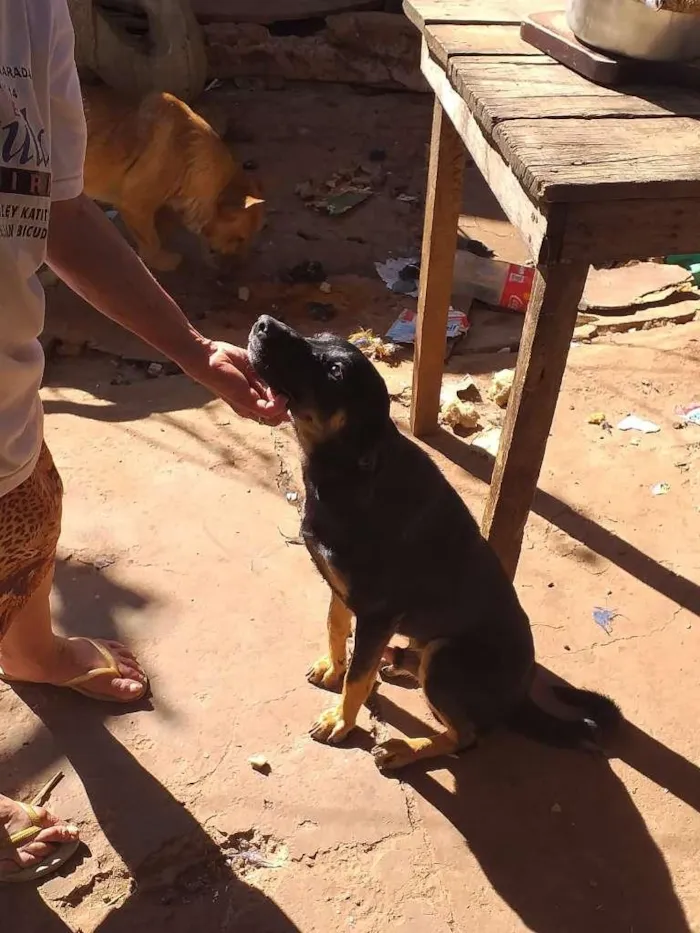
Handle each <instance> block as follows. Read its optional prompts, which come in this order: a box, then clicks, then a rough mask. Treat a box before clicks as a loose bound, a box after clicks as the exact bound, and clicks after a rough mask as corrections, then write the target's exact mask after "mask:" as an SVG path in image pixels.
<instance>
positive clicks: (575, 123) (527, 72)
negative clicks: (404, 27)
mask: <svg viewBox="0 0 700 933" xmlns="http://www.w3.org/2000/svg"><path fill="white" fill-rule="evenodd" d="M564 3H565V0H405V2H404V9H405V11H406V15H407V16H408V17H409V19H410V20H411V21H412V22H413V23H414V24H415V25H416V26H417V28H419V29H420V30H421V32H422V33H423V36H424V38H425V41H426V44H427V46H428V49H429V50H430V53H431V55H432V56H433V58H434V59H435V60H436V61H437V62H439V63H440V65H441V66H442V68H443V69H444V70H445V72H446V73H447V76H448V78H449V81H450V83H451V85H452V86H453V87H454V88H455V90H456V91H457V92H458V93H459V95H460V96H461V97H462V99H463V100H464V101H465V102H466V104H467V106H468V108H469V110H470V111H471V113H472V114H473V115H474V118H475V119H476V121H477V122H478V124H479V125H480V127H481V129H482V131H483V132H484V134H485V135H486V136H487V138H488V139H489V140H490V141H491V142H492V143H493V144H494V145H495V146H496V148H497V149H498V150H499V152H500V153H501V155H502V156H503V158H504V159H505V161H506V162H507V163H508V164H509V165H510V167H511V168H512V170H513V172H514V173H515V175H516V176H517V178H518V179H519V181H520V183H521V185H522V186H523V188H524V189H525V191H526V192H527V193H528V195H529V196H530V197H531V198H532V199H533V200H535V201H537V202H539V201H543V202H574V201H600V200H608V201H611V200H624V199H634V200H636V199H640V198H690V197H696V198H700V122H699V121H698V118H699V117H700V93H699V92H696V91H694V90H686V89H682V88H675V87H670V86H654V87H652V86H644V87H626V88H625V90H624V91H622V90H618V89H613V88H607V87H602V86H599V85H596V84H593V83H591V82H590V81H587V80H586V79H585V78H582V77H581V76H580V75H577V74H576V73H575V72H573V71H570V70H569V69H568V68H566V67H564V66H563V65H560V64H558V63H557V62H555V61H554V60H553V59H551V58H549V57H548V56H546V55H542V54H540V53H539V52H538V51H537V50H536V49H535V48H533V47H532V46H530V45H528V44H527V43H525V42H523V41H522V39H521V38H520V23H521V21H522V20H523V18H524V17H525V16H527V15H528V14H529V13H536V12H544V11H551V10H556V9H561V8H562V6H564Z"/></svg>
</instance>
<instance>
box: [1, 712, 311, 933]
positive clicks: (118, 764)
mask: <svg viewBox="0 0 700 933" xmlns="http://www.w3.org/2000/svg"><path fill="white" fill-rule="evenodd" d="M41 718H42V720H43V723H44V725H45V727H46V728H47V729H48V730H49V731H50V732H51V733H52V734H53V736H54V739H55V741H56V744H57V745H58V746H59V747H60V749H61V751H62V752H63V753H64V754H65V755H66V756H67V757H68V759H69V760H70V762H71V764H72V766H73V767H74V768H75V771H76V773H77V775H78V776H79V778H80V780H81V781H82V783H83V785H84V787H85V790H86V793H87V796H88V798H89V800H90V804H91V806H92V808H93V810H94V813H95V818H96V820H97V822H98V823H99V825H100V828H101V829H102V831H103V832H104V834H105V835H106V837H107V839H108V840H109V842H110V844H111V845H112V846H113V847H114V849H115V850H116V852H117V853H118V854H119V856H120V857H121V859H122V860H123V862H124V863H125V864H126V866H127V868H128V870H129V874H130V875H131V877H132V878H133V884H132V889H133V891H134V893H132V894H131V896H129V897H128V898H127V900H126V901H124V902H122V904H121V905H120V906H119V908H118V909H115V910H113V911H112V913H111V914H110V915H109V916H108V917H107V918H106V919H105V920H103V922H102V923H101V924H100V925H99V927H97V928H96V933H98V931H99V933H136V931H139V930H156V929H158V930H163V929H166V927H167V929H168V930H170V931H172V933H191V931H192V930H195V929H198V928H203V929H208V930H212V931H213V930H217V931H221V933H228V931H230V933H234V931H235V933H298V928H297V926H296V925H295V924H294V923H292V921H291V920H290V919H289V918H288V917H287V916H286V915H285V914H284V913H283V912H282V911H281V910H280V909H279V908H278V907H276V905H275V904H274V903H273V902H272V901H271V900H270V899H269V898H267V897H265V896H264V895H263V894H261V893H260V892H259V891H258V890H256V889H255V888H253V887H251V886H250V885H248V884H246V883H245V882H244V881H242V880H241V879H240V878H238V877H237V876H236V875H235V874H233V872H232V871H231V869H230V868H229V867H228V866H227V864H226V862H225V860H224V857H223V855H222V852H221V850H220V848H219V847H218V846H217V845H216V844H215V843H214V842H213V841H212V839H211V838H210V837H209V835H208V834H207V833H206V832H205V831H204V829H203V828H202V827H201V826H200V824H199V823H198V822H197V821H196V820H195V819H194V817H193V816H192V815H191V814H190V813H189V812H188V811H187V810H186V809H185V807H183V806H182V805H181V804H180V803H179V802H178V801H177V800H175V798H174V797H173V796H172V795H171V794H170V793H169V792H168V791H167V790H166V788H165V787H163V786H162V785H161V784H160V783H159V782H158V781H156V780H155V778H153V777H152V775H150V774H149V773H148V772H147V771H145V770H144V769H143V768H142V767H141V766H140V765H139V764H138V762H137V761H136V760H135V758H133V757H132V755H131V754H130V753H129V752H128V751H127V749H125V748H124V747H123V746H122V745H121V744H120V743H119V742H118V741H117V740H116V739H115V738H114V737H113V736H112V735H111V734H110V733H109V732H108V730H107V729H106V728H105V726H104V724H103V722H102V721H101V717H100V715H99V711H96V710H94V709H93V708H92V707H87V706H85V707H81V708H80V710H76V708H75V707H74V706H73V705H72V704H70V703H67V704H63V703H56V704H55V705H53V706H51V707H47V708H46V709H44V710H42V713H41ZM164 827H165V829H164ZM166 830H167V832H166ZM149 837H150V838H151V839H152V838H163V837H165V838H167V839H168V841H167V842H166V843H165V844H161V845H160V847H159V849H158V850H157V851H155V852H152V851H151V849H152V845H151V844H150V842H149ZM178 863H180V864H186V865H187V869H186V871H184V872H183V873H180V874H177V872H175V871H174V869H173V865H177V864H178ZM4 909H7V910H8V914H9V916H11V917H12V918H13V922H12V928H13V930H14V931H15V933H71V930H70V927H69V926H68V925H66V924H65V923H64V922H63V921H62V920H61V919H60V918H59V917H58V916H57V915H56V914H55V913H54V912H53V910H52V909H51V908H50V907H48V906H47V905H46V904H45V903H44V901H43V900H42V898H41V896H40V894H39V892H38V890H36V889H34V888H32V887H31V886H29V885H22V886H19V885H18V886H17V890H14V889H10V891H9V896H8V897H7V908H4ZM3 912H4V910H3Z"/></svg>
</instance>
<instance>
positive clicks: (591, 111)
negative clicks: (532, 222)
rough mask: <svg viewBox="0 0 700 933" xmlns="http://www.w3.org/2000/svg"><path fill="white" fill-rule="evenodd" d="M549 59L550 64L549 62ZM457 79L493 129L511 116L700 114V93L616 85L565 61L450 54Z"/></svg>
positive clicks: (452, 78)
mask: <svg viewBox="0 0 700 933" xmlns="http://www.w3.org/2000/svg"><path fill="white" fill-rule="evenodd" d="M547 62H548V63H547ZM448 76H449V78H450V81H451V83H452V84H453V86H454V87H455V89H456V90H457V91H458V93H459V94H460V95H461V96H462V97H463V98H464V100H465V101H466V103H467V106H468V107H469V108H470V109H471V110H472V111H473V112H474V114H475V116H476V118H477V120H478V121H479V123H480V124H481V126H482V127H483V128H484V129H485V130H486V132H487V133H490V132H491V131H492V130H493V128H494V126H496V125H497V124H498V123H502V122H503V121H505V120H518V119H533V120H539V119H544V118H548V117H550V118H551V117H558V118H560V117H575V118H582V119H586V120H588V121H592V120H593V119H594V118H596V117H598V118H605V117H659V118H665V119H672V118H674V117H679V116H699V115H700V94H698V93H694V92H692V91H687V90H682V89H679V88H672V87H645V88H639V87H637V88H628V89H627V92H626V93H622V92H620V91H619V90H617V89H615V88H610V87H601V86H597V85H595V84H592V83H591V82H590V81H587V80H586V79H585V78H582V77H581V76H580V75H578V74H576V73H575V72H573V71H570V70H569V69H568V68H564V67H563V66H562V65H559V64H557V63H556V62H552V61H551V60H546V61H545V62H542V61H540V60H538V59H536V58H533V57H529V58H523V57H521V58H518V59H513V60H512V61H511V62H510V63H506V62H503V61H499V60H496V59H494V58H493V57H463V56H455V57H452V58H450V60H449V64H448Z"/></svg>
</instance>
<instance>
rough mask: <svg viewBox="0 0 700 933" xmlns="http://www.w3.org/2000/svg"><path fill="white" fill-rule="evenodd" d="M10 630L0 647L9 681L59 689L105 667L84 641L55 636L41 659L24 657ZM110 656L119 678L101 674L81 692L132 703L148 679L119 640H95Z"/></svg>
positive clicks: (94, 650)
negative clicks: (53, 686)
mask: <svg viewBox="0 0 700 933" xmlns="http://www.w3.org/2000/svg"><path fill="white" fill-rule="evenodd" d="M11 633H12V630H10V633H9V636H8V637H6V638H5V639H4V640H3V641H2V644H0V667H1V668H2V670H3V672H4V674H5V675H6V676H7V677H8V678H10V679H12V680H20V681H27V682H29V683H39V684H54V685H55V686H59V687H60V686H61V685H62V684H65V683H66V682H67V681H69V680H72V679H73V678H74V677H79V676H80V675H82V674H87V673H88V671H91V670H94V669H96V668H103V667H105V666H106V662H105V659H104V658H103V657H102V655H101V654H100V652H99V651H98V650H97V649H96V648H95V646H94V645H93V644H92V643H91V642H90V641H88V639H86V638H64V637H62V636H61V635H54V637H53V642H52V645H51V649H50V651H48V652H45V653H43V655H42V657H27V656H25V655H24V654H22V655H20V653H19V652H18V651H16V650H13V645H12V637H11ZM95 641H97V642H98V644H101V645H103V646H104V647H105V648H106V649H107V650H108V651H109V652H110V654H111V655H112V656H113V658H114V664H115V666H116V668H117V670H118V671H119V676H118V677H117V676H115V675H114V674H103V675H100V676H98V677H95V678H92V679H90V680H89V681H87V682H85V683H83V684H81V689H82V690H84V691H86V692H87V693H90V694H93V695H94V696H95V697H96V698H97V699H110V700H116V701H117V702H120V703H133V702H134V701H135V700H139V699H140V698H141V697H142V696H143V695H144V694H145V692H146V689H147V687H148V678H147V677H146V675H145V673H144V671H143V669H142V668H141V666H140V664H139V663H138V661H137V660H136V658H135V657H134V655H133V654H132V653H131V652H130V651H129V649H128V648H126V647H125V646H124V645H122V644H120V643H119V642H118V641H106V640H104V639H95Z"/></svg>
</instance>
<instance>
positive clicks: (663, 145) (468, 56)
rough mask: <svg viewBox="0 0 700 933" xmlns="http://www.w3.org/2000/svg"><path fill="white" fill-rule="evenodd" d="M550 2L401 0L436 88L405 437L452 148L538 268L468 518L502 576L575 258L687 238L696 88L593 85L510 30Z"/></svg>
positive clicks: (536, 453)
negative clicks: (507, 393)
mask: <svg viewBox="0 0 700 933" xmlns="http://www.w3.org/2000/svg"><path fill="white" fill-rule="evenodd" d="M562 6H564V0H529V2H527V3H526V2H523V0H405V2H404V9H405V12H406V14H407V16H408V17H409V19H410V20H411V21H412V22H413V23H414V24H415V26H416V27H417V28H418V29H419V30H420V31H421V33H422V35H423V52H422V62H421V68H422V71H423V74H424V75H425V77H426V78H427V80H428V82H429V83H430V85H431V87H432V89H433V91H434V92H435V109H434V115H433V128H432V138H431V143H430V166H429V176H428V194H427V200H426V213H425V227H424V236H423V253H422V261H421V280H420V290H419V302H418V314H419V320H418V339H417V345H416V359H415V370H414V377H413V406H412V411H411V427H412V430H413V433H414V434H416V435H417V436H423V435H426V434H430V433H431V432H433V431H434V430H435V429H436V426H437V415H438V409H439V399H440V385H441V381H442V372H443V361H444V357H445V330H446V322H447V310H448V306H449V302H450V293H451V286H452V266H453V259H454V253H455V245H456V237H457V222H458V216H459V212H460V208H461V204H462V196H463V190H462V188H463V169H464V164H465V154H466V150H468V151H469V154H470V156H471V157H472V159H473V161H474V162H475V163H476V165H477V166H478V168H479V169H480V170H481V172H482V174H483V176H484V178H485V179H486V181H487V182H488V184H489V186H490V188H491V190H492V191H493V193H494V195H495V196H496V198H497V199H498V201H499V203H500V205H501V207H502V208H503V210H504V212H505V214H506V215H507V217H508V219H509V220H510V221H511V222H512V223H513V224H514V226H515V227H517V229H518V230H519V231H520V233H521V234H522V236H523V238H524V240H525V241H526V243H527V244H528V247H529V249H530V252H531V254H532V257H533V260H534V262H535V264H536V266H537V269H536V275H535V285H534V288H533V293H532V297H531V299H530V304H529V307H528V310H527V314H526V317H525V326H524V330H523V337H522V342H521V347H520V353H519V355H518V361H517V365H516V370H515V380H514V385H513V390H512V393H511V397H510V401H509V404H508V409H507V412H506V418H505V425H504V428H503V432H502V437H501V444H500V448H499V451H498V456H497V458H496V463H495V467H494V471H493V476H492V480H491V487H490V491H489V496H488V502H487V504H486V509H485V513H484V519H483V524H482V531H483V533H484V535H485V536H486V537H487V538H488V539H489V541H490V542H491V544H492V545H493V547H494V548H495V550H496V552H497V553H498V555H499V557H500V558H501V560H502V562H503V564H504V566H505V567H506V569H507V571H508V572H509V573H510V574H511V576H513V575H514V574H515V570H516V567H517V563H518V558H519V556H520V549H521V546H522V538H523V532H524V529H525V523H526V521H527V517H528V513H529V511H530V506H531V504H532V499H533V496H534V493H535V489H536V486H537V480H538V477H539V473H540V468H541V466H542V460H543V458H544V452H545V447H546V445H547V438H548V435H549V432H550V428H551V424H552V418H553V416H554V410H555V407H556V403H557V397H558V395H559V389H560V386H561V380H562V377H563V374H564V369H565V367H566V358H567V354H568V350H569V346H570V342H571V338H572V334H573V330H574V326H575V323H576V313H577V307H578V303H579V300H580V298H581V294H582V292H583V287H584V284H585V281H586V276H587V274H588V268H589V265H590V264H592V263H594V264H597V263H603V262H608V261H612V260H630V259H646V258H648V257H650V256H663V255H667V254H671V253H686V252H697V251H698V250H700V123H699V122H698V121H697V118H698V117H699V116H700V94H698V93H696V92H694V91H687V90H682V89H676V88H670V87H656V88H652V87H643V88H626V89H625V90H626V93H621V92H619V91H616V90H612V89H610V88H604V87H599V86H597V85H594V84H591V83H590V82H588V81H586V80H585V79H584V78H581V77H579V76H578V75H577V74H575V73H574V72H572V71H569V70H568V69H567V68H565V67H564V66H562V65H559V64H558V63H556V62H555V61H553V60H552V59H551V58H549V57H547V56H545V55H541V54H539V53H538V52H537V50H536V49H534V48H533V47H532V46H529V45H527V44H526V43H524V42H523V41H522V40H521V39H520V29H519V24H520V22H521V20H522V19H523V17H524V16H526V15H527V14H528V13H530V12H540V11H545V10H553V9H560V8H561V7H562ZM467 209H468V204H467Z"/></svg>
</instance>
